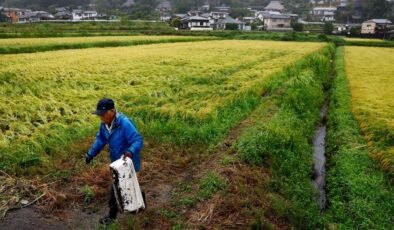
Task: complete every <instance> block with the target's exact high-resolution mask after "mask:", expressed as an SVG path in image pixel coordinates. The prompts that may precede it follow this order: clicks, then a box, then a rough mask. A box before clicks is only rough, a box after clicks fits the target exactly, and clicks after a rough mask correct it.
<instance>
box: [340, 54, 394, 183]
mask: <svg viewBox="0 0 394 230" xmlns="http://www.w3.org/2000/svg"><path fill="white" fill-rule="evenodd" d="M344 52H345V54H344V55H345V71H346V76H347V77H348V79H349V87H350V91H351V95H352V99H351V102H352V110H353V113H354V114H355V117H356V119H357V121H358V123H359V125H360V127H361V130H362V132H363V135H364V137H365V138H366V140H367V143H368V147H369V148H368V149H369V151H370V152H371V154H372V156H373V157H374V158H375V159H377V160H378V161H379V162H380V165H381V167H382V169H384V170H386V171H388V172H389V174H390V175H391V176H394V90H393V86H394V78H393V76H394V64H393V63H394V50H393V49H390V48H373V47H368V48H367V47H345V49H344Z"/></svg>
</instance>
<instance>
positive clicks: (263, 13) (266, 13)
mask: <svg viewBox="0 0 394 230" xmlns="http://www.w3.org/2000/svg"><path fill="white" fill-rule="evenodd" d="M270 15H281V13H280V12H276V11H258V12H256V13H255V18H256V19H259V20H260V21H264V18H265V17H269V16H270Z"/></svg>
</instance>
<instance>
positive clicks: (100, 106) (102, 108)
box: [93, 98, 115, 116]
mask: <svg viewBox="0 0 394 230" xmlns="http://www.w3.org/2000/svg"><path fill="white" fill-rule="evenodd" d="M114 108H115V102H114V101H113V100H112V99H110V98H103V99H101V100H100V101H99V102H98V103H97V108H96V111H94V112H93V114H96V115H99V116H102V115H104V114H105V113H106V112H107V111H108V110H111V109H114Z"/></svg>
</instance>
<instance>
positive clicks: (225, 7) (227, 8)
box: [215, 4, 231, 13]
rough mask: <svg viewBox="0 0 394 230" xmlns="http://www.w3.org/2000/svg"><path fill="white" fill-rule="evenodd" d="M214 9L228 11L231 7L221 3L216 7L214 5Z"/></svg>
mask: <svg viewBox="0 0 394 230" xmlns="http://www.w3.org/2000/svg"><path fill="white" fill-rule="evenodd" d="M215 10H216V11H222V12H227V13H230V10H231V7H229V6H226V5H224V4H222V5H220V6H216V7H215Z"/></svg>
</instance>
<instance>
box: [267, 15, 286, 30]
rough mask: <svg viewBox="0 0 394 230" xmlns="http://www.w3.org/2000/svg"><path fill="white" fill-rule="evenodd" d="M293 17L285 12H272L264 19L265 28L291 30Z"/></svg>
mask: <svg viewBox="0 0 394 230" xmlns="http://www.w3.org/2000/svg"><path fill="white" fill-rule="evenodd" d="M290 22H291V17H290V16H289V15H284V14H271V15H267V16H265V17H264V19H263V23H264V29H265V30H269V31H291V30H293V29H292V28H291V25H290Z"/></svg>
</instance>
